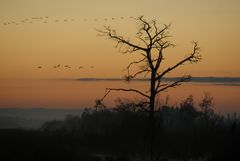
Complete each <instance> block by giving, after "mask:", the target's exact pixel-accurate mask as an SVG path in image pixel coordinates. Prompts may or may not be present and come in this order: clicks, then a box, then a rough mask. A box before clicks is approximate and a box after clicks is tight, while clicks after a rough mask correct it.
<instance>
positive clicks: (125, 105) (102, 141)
mask: <svg viewBox="0 0 240 161" xmlns="http://www.w3.org/2000/svg"><path fill="white" fill-rule="evenodd" d="M198 105H199V107H198V108H197V106H196V105H195V102H194V99H193V97H192V96H189V97H188V98H186V99H185V100H184V101H182V102H181V103H180V104H179V105H177V106H175V107H173V106H169V105H162V106H161V107H159V108H158V110H157V111H156V114H155V126H156V128H155V131H154V135H155V136H154V137H155V139H154V142H153V143H151V142H149V139H146V138H147V137H148V136H147V135H148V133H147V131H148V130H149V129H148V128H149V127H148V126H149V125H148V123H147V122H148V119H149V117H148V113H147V112H145V111H144V110H142V109H143V108H142V107H141V106H139V103H138V102H136V101H131V100H125V101H123V100H121V99H120V100H118V103H117V104H116V106H115V107H114V108H110V109H109V108H106V107H105V106H104V105H103V106H102V108H101V109H98V111H96V110H94V109H86V110H85V111H84V112H83V113H82V115H81V117H80V116H73V115H68V116H66V118H65V119H64V120H62V121H57V120H55V121H50V122H46V123H45V124H44V125H43V126H42V127H41V130H42V131H44V132H46V133H49V134H52V135H59V134H61V135H70V136H75V137H77V138H80V140H81V141H80V142H78V143H76V144H79V145H80V146H83V147H87V149H88V150H89V152H91V153H92V154H109V153H110V154H113V155H119V154H121V155H124V156H131V157H134V158H139V159H140V160H149V155H150V154H148V152H149V151H148V150H147V149H148V148H150V147H152V146H151V145H153V147H154V149H153V151H154V156H155V158H156V161H157V160H161V159H163V158H168V159H178V160H189V159H195V160H197V159H203V160H204V159H205V160H218V161H221V160H224V161H226V160H229V161H231V160H237V159H239V154H240V153H239V152H240V151H239V145H240V128H239V125H240V118H239V117H237V116H236V115H233V116H232V117H230V116H227V117H226V116H221V115H218V114H216V113H215V112H214V110H213V98H212V97H211V96H210V95H209V94H205V95H204V97H203V99H202V100H201V101H200V103H199V104H198Z"/></svg>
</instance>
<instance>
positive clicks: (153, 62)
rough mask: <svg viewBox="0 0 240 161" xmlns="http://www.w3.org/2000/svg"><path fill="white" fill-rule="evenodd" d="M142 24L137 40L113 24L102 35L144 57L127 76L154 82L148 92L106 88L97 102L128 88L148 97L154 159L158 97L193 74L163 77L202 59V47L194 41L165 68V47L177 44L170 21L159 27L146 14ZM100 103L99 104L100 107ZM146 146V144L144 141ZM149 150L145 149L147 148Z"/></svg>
mask: <svg viewBox="0 0 240 161" xmlns="http://www.w3.org/2000/svg"><path fill="white" fill-rule="evenodd" d="M135 20H136V21H137V24H138V31H137V33H136V37H137V39H138V40H137V42H132V41H131V40H130V39H126V38H124V37H123V36H121V35H118V34H117V32H116V30H114V29H112V28H111V27H107V26H105V28H104V30H98V32H99V33H100V36H104V37H107V38H108V39H111V40H114V41H115V42H116V47H117V48H119V50H120V52H122V53H125V54H126V53H130V54H135V53H136V54H138V55H139V56H140V57H141V58H140V59H139V60H136V61H132V62H130V63H129V65H128V66H127V67H126V70H127V75H126V76H125V79H126V81H131V80H132V79H134V78H136V77H137V76H139V75H145V76H147V75H148V74H149V75H150V79H149V81H150V85H149V91H148V92H142V91H140V90H138V89H133V88H129V89H125V88H106V94H105V95H104V97H103V98H102V99H100V100H97V101H96V103H99V105H101V102H102V101H103V100H104V98H105V97H106V96H107V95H108V94H109V93H110V92H111V91H124V92H134V93H137V94H139V95H141V96H142V97H143V98H144V100H147V101H143V102H142V104H144V105H146V106H145V107H146V111H147V112H149V123H148V127H147V129H146V131H147V133H148V134H147V136H146V139H147V140H148V142H149V150H150V151H149V152H150V154H149V156H150V160H151V161H153V160H154V145H155V139H156V137H157V133H158V132H157V129H159V128H158V127H156V126H159V125H158V123H157V122H156V120H155V118H154V112H155V99H156V97H157V95H158V94H159V93H160V92H163V91H165V90H167V89H168V88H174V87H176V86H179V85H181V83H182V82H184V81H187V80H189V79H190V78H191V76H190V75H187V76H182V77H181V78H179V80H176V81H175V82H171V83H163V82H162V78H163V77H164V76H166V75H167V74H168V73H170V72H171V71H173V70H175V69H176V68H177V67H179V66H181V65H184V64H185V63H186V62H190V63H198V62H199V61H200V60H201V55H200V53H199V47H198V43H197V42H193V43H194V47H193V51H192V52H191V53H190V54H188V55H187V56H186V57H185V58H183V59H182V60H181V61H179V62H177V63H176V64H175V65H172V66H170V67H168V68H166V69H161V65H162V63H163V62H164V58H165V50H166V49H168V48H170V47H174V44H172V43H171V42H170V41H169V40H168V38H169V37H170V35H169V32H168V30H169V28H170V25H166V24H165V25H164V26H163V27H159V26H158V25H157V22H156V20H149V21H148V20H146V19H145V18H144V17H143V16H140V17H138V18H136V19H135ZM134 65H138V66H141V67H140V68H139V70H137V71H135V72H133V73H131V72H130V69H132V67H133V66H134ZM97 107H98V104H97V105H96V109H97ZM144 147H145V145H144ZM144 151H145V150H144Z"/></svg>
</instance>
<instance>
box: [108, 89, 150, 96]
mask: <svg viewBox="0 0 240 161" xmlns="http://www.w3.org/2000/svg"><path fill="white" fill-rule="evenodd" d="M106 90H107V94H108V93H109V92H111V91H124V92H135V93H138V94H140V95H142V96H144V97H147V98H149V96H148V95H146V94H144V93H142V92H140V91H138V90H136V89H131V88H130V89H124V88H106ZM105 97H106V96H105Z"/></svg>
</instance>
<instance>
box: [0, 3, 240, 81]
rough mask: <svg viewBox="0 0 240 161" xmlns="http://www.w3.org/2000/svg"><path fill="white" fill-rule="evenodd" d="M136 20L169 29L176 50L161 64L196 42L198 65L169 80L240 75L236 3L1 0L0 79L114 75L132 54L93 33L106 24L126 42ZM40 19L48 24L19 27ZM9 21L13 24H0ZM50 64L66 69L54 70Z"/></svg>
mask: <svg viewBox="0 0 240 161" xmlns="http://www.w3.org/2000/svg"><path fill="white" fill-rule="evenodd" d="M141 15H144V16H145V17H146V18H147V19H151V18H155V19H156V20H157V21H158V23H159V24H164V23H171V24H172V27H171V31H170V32H171V35H172V36H173V37H172V38H171V40H172V42H173V43H174V44H176V47H175V48H174V49H170V50H169V51H168V53H167V54H168V56H167V60H166V65H165V66H164V67H167V66H168V65H171V64H174V62H176V61H178V60H180V59H181V58H182V57H184V56H185V55H186V54H187V53H189V52H190V51H191V49H192V44H191V43H190V42H191V41H193V40H196V41H198V42H199V46H200V47H201V53H202V55H203V60H202V62H200V63H199V64H194V65H186V66H183V67H181V68H180V69H178V70H177V71H175V72H173V73H171V74H170V75H169V76H179V75H183V74H192V75H193V76H238V77H239V76H240V64H239V62H240V45H239V42H240V30H239V29H240V21H239V20H240V1H239V0H181V1H180V0H131V1H129V0H121V1H119V0H51V1H49V0H0V57H1V58H0V78H78V77H121V76H123V74H124V72H123V69H124V67H125V66H126V65H127V64H128V62H129V61H130V60H133V59H134V58H138V57H137V56H134V55H122V54H121V53H119V52H118V50H117V49H116V48H114V45H115V44H114V42H112V41H110V40H106V39H105V38H103V37H99V36H97V32H96V30H95V29H101V28H102V27H103V25H111V26H112V27H113V28H116V29H117V30H118V31H119V33H121V34H122V35H126V38H128V37H130V36H133V35H134V33H135V32H136V30H135V29H136V28H135V27H136V24H135V22H134V21H133V20H132V19H131V18H129V17H130V16H133V17H138V16H141ZM46 16H48V18H45V20H44V21H47V23H43V21H40V20H31V21H32V23H29V22H26V23H22V22H21V21H22V20H24V19H26V18H28V19H31V18H32V17H46ZM120 17H124V19H121V18H120ZM105 18H107V19H108V21H104V19H105ZM112 18H115V19H114V20H112ZM64 19H67V20H68V21H67V22H64ZM71 19H74V21H72V20H71ZM55 20H59V22H55ZM12 21H14V22H18V23H19V25H14V24H9V25H4V23H7V22H10V23H11V22H12ZM57 64H62V65H66V64H68V65H71V66H72V68H71V69H58V70H56V69H53V68H52V66H54V65H57ZM40 65H41V66H43V68H42V69H40V70H38V69H37V66H40ZM80 65H81V66H84V67H85V68H83V69H81V70H79V69H77V68H78V66H80ZM90 66H95V68H90Z"/></svg>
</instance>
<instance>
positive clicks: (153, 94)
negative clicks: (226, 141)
mask: <svg viewBox="0 0 240 161" xmlns="http://www.w3.org/2000/svg"><path fill="white" fill-rule="evenodd" d="M155 82H156V79H155V73H154V72H153V71H152V74H151V82H150V86H151V88H150V92H151V95H150V110H149V128H150V130H149V134H150V135H149V136H150V138H149V140H150V160H151V161H153V160H154V154H153V149H154V147H153V146H154V140H155V138H154V131H155V122H154V110H155V97H156V92H155Z"/></svg>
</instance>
